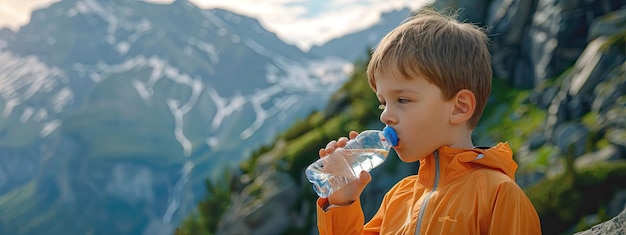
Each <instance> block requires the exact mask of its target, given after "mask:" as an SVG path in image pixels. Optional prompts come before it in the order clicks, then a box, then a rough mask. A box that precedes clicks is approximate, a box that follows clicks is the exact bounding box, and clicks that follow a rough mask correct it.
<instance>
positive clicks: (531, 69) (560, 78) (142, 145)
mask: <svg viewBox="0 0 626 235" xmlns="http://www.w3.org/2000/svg"><path fill="white" fill-rule="evenodd" d="M424 6H434V7H436V8H437V9H446V8H448V9H451V10H456V9H464V10H462V11H461V13H460V15H459V18H460V20H462V21H466V22H472V23H475V24H477V25H480V26H482V27H485V28H487V29H488V34H489V36H490V38H491V44H490V46H491V51H492V56H493V69H494V79H493V86H494V89H493V92H492V96H491V99H490V100H489V103H488V107H487V109H486V110H485V114H484V115H483V117H482V119H481V123H480V125H479V126H478V127H477V129H476V130H475V132H474V143H475V144H476V145H481V146H488V145H493V144H495V143H497V142H500V141H508V142H509V144H510V145H511V147H512V148H513V150H514V152H515V154H514V157H515V160H516V161H517V162H518V163H519V168H518V171H517V178H516V180H517V182H518V184H519V185H520V186H521V187H522V188H523V189H524V190H525V192H526V193H527V194H528V196H529V197H530V199H531V200H532V202H533V204H534V205H535V207H536V209H537V211H538V213H539V215H540V217H541V223H542V229H543V232H544V234H573V233H576V232H578V231H583V230H587V229H589V228H591V227H592V226H594V225H596V224H599V223H603V222H605V221H606V222H605V223H604V224H602V225H600V226H603V227H597V228H595V229H594V230H593V231H591V230H588V231H587V233H586V234H607V233H609V232H608V231H607V230H602V229H611V228H615V227H617V229H618V230H619V229H621V232H622V233H623V232H625V230H624V229H625V228H624V227H623V226H624V225H623V223H621V225H620V222H619V221H625V220H626V215H624V214H623V213H622V214H620V213H621V212H622V211H623V210H624V208H625V205H626V161H625V160H626V62H625V58H626V0H596V1H590V0H570V1H558V0H528V1H514V0H466V1H464V0H456V1H452V0H440V1H439V0H438V1H434V2H433V1H409V0H396V1H374V0H369V1H368V0H323V1H314V0H264V1H252V0H233V1H217V0H215V1H212V0H176V1H173V0H158V1H157V0H152V1H140V0H62V1H59V0H30V1H19V0H0V234H29V235H30V234H37V235H38V234H133V235H134V234H147V235H152V234H156V235H158V234H242V235H243V234H317V228H316V227H315V226H316V218H315V203H314V202H315V199H316V196H315V194H314V192H313V190H312V188H311V184H310V183H308V181H306V178H305V177H304V174H303V172H304V168H305V167H306V166H307V165H308V164H310V163H311V162H313V161H314V160H315V159H317V158H318V155H317V151H318V150H319V149H320V148H321V147H323V146H325V145H326V143H327V142H328V141H329V140H332V139H336V138H338V137H340V136H345V135H346V134H347V133H348V131H350V130H363V129H378V128H381V127H382V124H381V123H380V122H379V121H378V116H379V115H380V111H379V110H378V109H377V105H378V101H377V99H376V97H375V96H374V93H373V92H371V90H370V88H369V86H368V84H367V82H366V79H365V76H364V69H365V65H366V63H367V61H368V55H369V51H370V50H371V48H373V47H375V46H376V43H377V42H378V41H379V40H380V39H381V38H382V37H383V36H384V35H385V34H386V33H387V32H388V31H390V30H391V29H392V28H394V27H395V26H397V25H398V24H399V23H400V22H401V21H402V20H404V19H406V18H407V17H408V16H410V15H411V14H412V13H413V12H415V11H418V10H419V9H421V8H422V7H424ZM416 144H418V143H416ZM417 169H418V165H416V164H405V163H401V162H400V161H399V160H398V159H397V158H396V157H395V156H391V157H390V158H389V159H388V160H387V161H386V163H385V164H384V165H383V166H381V167H380V169H378V168H377V169H375V170H374V171H373V172H372V174H373V181H372V183H370V185H369V186H368V187H367V189H366V191H365V192H364V194H363V196H362V203H363V209H364V212H365V215H366V219H368V218H370V217H371V216H372V215H373V214H374V213H375V211H376V210H377V209H378V206H379V205H380V201H381V200H382V196H383V194H384V192H386V191H387V190H388V189H389V188H390V187H391V186H393V184H394V183H395V182H397V181H398V180H400V179H401V178H403V177H405V176H407V175H411V174H415V173H417ZM616 223H617V225H615V224H616ZM611 226H613V227H611ZM619 226H622V227H619Z"/></svg>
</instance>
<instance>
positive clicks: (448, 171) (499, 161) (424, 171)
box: [417, 143, 517, 188]
mask: <svg viewBox="0 0 626 235" xmlns="http://www.w3.org/2000/svg"><path fill="white" fill-rule="evenodd" d="M436 152H437V153H438V154H435V153H431V154H430V155H428V156H427V157H426V158H424V159H422V160H420V167H419V171H418V173H417V180H418V182H419V183H420V184H423V185H425V186H427V187H431V188H432V187H433V186H434V184H435V180H437V179H436V177H437V176H438V177H439V179H438V182H439V185H445V184H448V183H450V182H452V181H454V180H455V179H457V178H459V177H461V176H463V175H465V174H466V173H468V172H469V171H470V170H471V169H474V168H482V167H484V168H490V169H494V170H499V171H501V172H502V173H504V174H506V175H507V176H509V177H510V178H511V179H513V180H515V170H516V169H517V163H515V161H513V152H512V151H511V148H510V147H509V145H508V143H499V144H497V145H496V146H494V147H491V148H473V149H463V148H452V147H449V146H441V147H439V148H438V149H437V150H436ZM437 155H438V156H437ZM437 158H438V160H437ZM437 161H438V163H437ZM437 168H439V169H437Z"/></svg>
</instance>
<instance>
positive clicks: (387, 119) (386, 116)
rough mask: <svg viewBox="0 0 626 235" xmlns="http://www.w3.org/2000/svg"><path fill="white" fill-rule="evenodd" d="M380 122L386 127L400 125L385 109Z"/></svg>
mask: <svg viewBox="0 0 626 235" xmlns="http://www.w3.org/2000/svg"><path fill="white" fill-rule="evenodd" d="M380 122H382V123H384V124H385V125H393V124H397V123H398V119H397V118H396V117H395V116H393V115H392V114H391V112H389V109H387V108H385V109H384V110H383V112H382V113H381V114H380Z"/></svg>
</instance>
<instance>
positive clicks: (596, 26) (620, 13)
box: [587, 9, 626, 41]
mask: <svg viewBox="0 0 626 235" xmlns="http://www.w3.org/2000/svg"><path fill="white" fill-rule="evenodd" d="M625 30H626V9H621V10H617V11H612V12H609V13H607V14H605V15H603V16H601V17H598V18H596V19H595V20H593V21H592V22H591V26H590V28H589V34H588V36H587V39H588V40H589V41H591V40H593V39H595V38H597V37H600V36H609V35H612V34H615V32H623V31H625Z"/></svg>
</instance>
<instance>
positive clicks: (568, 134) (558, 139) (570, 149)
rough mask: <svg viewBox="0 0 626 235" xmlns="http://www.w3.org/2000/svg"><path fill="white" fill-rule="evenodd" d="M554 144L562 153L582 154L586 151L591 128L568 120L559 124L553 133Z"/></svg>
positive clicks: (575, 155) (576, 155)
mask: <svg viewBox="0 0 626 235" xmlns="http://www.w3.org/2000/svg"><path fill="white" fill-rule="evenodd" d="M552 134H553V135H552V144H554V145H555V146H556V147H557V148H559V150H560V151H561V153H563V154H573V156H574V157H578V156H581V155H583V154H585V152H586V149H585V147H586V144H587V139H588V138H589V129H588V128H587V127H585V126H584V125H582V124H580V123H575V122H568V123H563V124H560V125H558V126H557V127H556V128H555V130H554V132H553V133H552Z"/></svg>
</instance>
